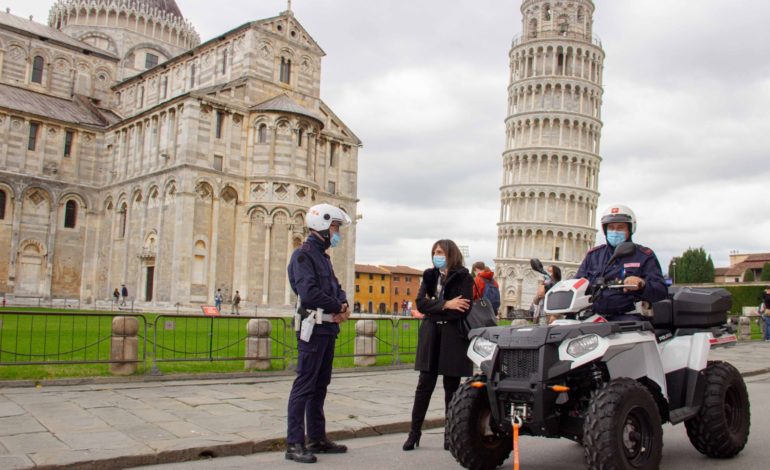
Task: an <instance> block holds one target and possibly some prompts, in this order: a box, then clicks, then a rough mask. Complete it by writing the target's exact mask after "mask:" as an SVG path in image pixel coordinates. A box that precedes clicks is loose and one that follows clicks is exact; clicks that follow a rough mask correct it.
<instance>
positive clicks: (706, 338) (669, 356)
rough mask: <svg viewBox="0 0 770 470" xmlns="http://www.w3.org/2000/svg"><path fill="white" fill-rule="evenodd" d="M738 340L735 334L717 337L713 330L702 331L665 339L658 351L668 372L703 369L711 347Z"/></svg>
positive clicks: (731, 343) (727, 344)
mask: <svg viewBox="0 0 770 470" xmlns="http://www.w3.org/2000/svg"><path fill="white" fill-rule="evenodd" d="M737 342H738V338H737V337H736V336H735V335H734V334H727V335H723V336H720V337H718V338H717V337H714V335H713V334H712V333H711V332H702V333H695V334H692V335H686V336H677V337H675V338H671V339H669V340H668V341H664V342H662V343H660V344H659V345H658V351H660V360H661V362H662V363H663V371H664V372H665V373H666V374H668V373H671V372H675V371H678V370H681V369H690V370H694V371H701V370H703V369H705V368H706V366H707V365H708V359H709V352H710V351H711V348H717V347H724V346H732V345H734V344H735V343H737Z"/></svg>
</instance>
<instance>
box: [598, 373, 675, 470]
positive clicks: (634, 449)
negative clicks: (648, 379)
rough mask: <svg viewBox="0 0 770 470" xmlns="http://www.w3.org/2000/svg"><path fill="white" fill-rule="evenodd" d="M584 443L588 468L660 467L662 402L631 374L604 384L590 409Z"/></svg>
mask: <svg viewBox="0 0 770 470" xmlns="http://www.w3.org/2000/svg"><path fill="white" fill-rule="evenodd" d="M583 444H584V455H585V462H586V465H587V466H588V468H597V469H606V470H630V469H640V470H652V469H657V468H658V467H659V466H660V460H661V457H662V453H663V428H662V426H661V422H660V412H659V411H658V405H657V404H656V403H655V399H654V398H653V397H652V395H651V394H650V392H649V391H648V390H647V388H645V387H644V385H642V384H640V383H639V382H637V381H636V380H633V379H629V378H619V379H615V380H612V381H610V382H608V383H607V384H606V385H604V386H603V387H602V388H600V389H599V390H598V391H597V392H596V393H595V394H594V395H593V397H592V399H591V403H590V405H589V408H588V412H587V413H586V417H585V422H584V424H583Z"/></svg>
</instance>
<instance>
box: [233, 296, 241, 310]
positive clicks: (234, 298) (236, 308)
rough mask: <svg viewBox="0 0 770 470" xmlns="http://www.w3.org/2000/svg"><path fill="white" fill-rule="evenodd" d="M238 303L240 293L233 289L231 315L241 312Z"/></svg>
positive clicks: (239, 302) (239, 301)
mask: <svg viewBox="0 0 770 470" xmlns="http://www.w3.org/2000/svg"><path fill="white" fill-rule="evenodd" d="M240 305H241V294H240V292H238V291H235V297H233V315H240V314H241V310H240Z"/></svg>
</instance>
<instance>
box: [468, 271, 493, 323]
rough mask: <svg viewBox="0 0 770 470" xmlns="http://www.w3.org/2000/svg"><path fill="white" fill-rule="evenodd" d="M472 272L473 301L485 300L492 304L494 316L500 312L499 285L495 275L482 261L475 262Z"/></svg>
mask: <svg viewBox="0 0 770 470" xmlns="http://www.w3.org/2000/svg"><path fill="white" fill-rule="evenodd" d="M471 271H472V272H473V276H474V278H473V284H474V286H473V300H479V299H487V300H489V302H490V303H491V304H492V309H493V310H494V311H495V315H499V310H500V285H499V284H498V283H497V281H496V280H495V273H494V272H492V270H491V269H489V266H487V265H486V264H484V262H483V261H476V262H475V263H473V266H472V268H471Z"/></svg>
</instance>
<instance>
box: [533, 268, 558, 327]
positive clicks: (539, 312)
mask: <svg viewBox="0 0 770 470" xmlns="http://www.w3.org/2000/svg"><path fill="white" fill-rule="evenodd" d="M545 271H546V272H547V273H548V277H547V278H546V279H545V280H544V281H540V282H539V283H538V287H537V293H536V294H535V298H534V299H533V300H532V305H533V306H534V311H535V315H536V317H533V319H532V320H533V321H534V322H535V323H539V324H540V325H550V324H551V323H552V322H553V321H554V320H556V319H557V318H558V317H559V316H558V315H548V316H547V317H546V314H545V294H546V292H548V291H549V290H551V287H553V286H555V285H556V284H557V283H559V282H561V268H560V267H558V266H554V265H551V266H548V267H547V268H545Z"/></svg>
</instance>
